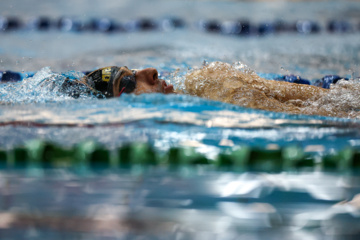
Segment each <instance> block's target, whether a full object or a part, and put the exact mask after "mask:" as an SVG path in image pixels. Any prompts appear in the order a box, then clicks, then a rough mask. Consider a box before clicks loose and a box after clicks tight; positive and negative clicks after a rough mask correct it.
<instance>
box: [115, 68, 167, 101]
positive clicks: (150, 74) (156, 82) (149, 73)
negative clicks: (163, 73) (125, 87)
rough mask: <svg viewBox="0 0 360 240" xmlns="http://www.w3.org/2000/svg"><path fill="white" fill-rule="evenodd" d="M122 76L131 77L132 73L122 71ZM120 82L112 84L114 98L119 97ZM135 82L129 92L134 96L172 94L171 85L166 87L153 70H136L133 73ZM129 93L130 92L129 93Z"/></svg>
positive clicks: (128, 70)
mask: <svg viewBox="0 0 360 240" xmlns="http://www.w3.org/2000/svg"><path fill="white" fill-rule="evenodd" d="M124 71H125V72H124V73H123V76H131V75H133V74H134V73H133V71H131V70H130V69H127V68H126V69H124ZM122 81H124V79H122V80H120V79H119V80H115V82H114V87H113V89H114V96H120V91H121V89H120V88H121V87H120V84H121V82H122ZM135 81H136V87H135V89H134V90H133V91H132V92H131V93H134V94H136V95H139V94H143V93H164V94H168V93H174V88H173V85H172V84H169V85H167V84H166V82H165V81H164V80H162V79H159V77H158V72H157V70H156V69H155V68H145V69H143V70H136V72H135ZM129 93H130V92H129Z"/></svg>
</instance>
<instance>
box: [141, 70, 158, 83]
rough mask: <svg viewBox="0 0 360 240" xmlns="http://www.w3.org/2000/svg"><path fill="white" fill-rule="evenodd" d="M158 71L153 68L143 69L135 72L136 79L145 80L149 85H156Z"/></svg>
mask: <svg viewBox="0 0 360 240" xmlns="http://www.w3.org/2000/svg"><path fill="white" fill-rule="evenodd" d="M158 75H159V73H158V71H157V70H156V69H155V68H145V69H143V70H140V71H137V72H136V77H137V79H145V80H146V81H147V82H148V83H150V84H156V83H157V81H158Z"/></svg>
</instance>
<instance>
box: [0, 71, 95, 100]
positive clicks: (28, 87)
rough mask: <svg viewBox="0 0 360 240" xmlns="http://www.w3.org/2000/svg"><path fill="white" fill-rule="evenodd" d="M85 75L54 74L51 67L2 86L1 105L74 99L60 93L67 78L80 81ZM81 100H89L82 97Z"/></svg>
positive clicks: (78, 73) (86, 96)
mask: <svg viewBox="0 0 360 240" xmlns="http://www.w3.org/2000/svg"><path fill="white" fill-rule="evenodd" d="M83 76H84V74H83V73H81V72H75V71H69V72H66V73H63V74H60V73H55V72H53V71H52V70H51V69H50V68H49V67H45V68H43V69H41V70H40V71H38V72H37V73H36V74H35V75H34V76H33V77H29V78H25V79H24V80H23V81H21V82H16V83H7V84H1V85H0V96H1V100H0V102H1V104H14V103H41V102H58V101H66V100H70V99H73V98H71V97H70V96H69V95H68V94H65V93H64V92H62V91H60V89H61V86H62V84H63V83H64V81H65V79H66V78H67V77H70V78H73V79H80V78H81V77H83ZM79 97H80V98H89V97H91V96H88V95H85V94H84V95H80V96H79Z"/></svg>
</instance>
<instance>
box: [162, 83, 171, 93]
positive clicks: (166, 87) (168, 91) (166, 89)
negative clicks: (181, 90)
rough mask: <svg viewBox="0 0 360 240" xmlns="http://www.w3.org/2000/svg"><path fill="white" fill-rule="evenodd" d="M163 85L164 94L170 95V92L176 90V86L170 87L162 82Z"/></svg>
mask: <svg viewBox="0 0 360 240" xmlns="http://www.w3.org/2000/svg"><path fill="white" fill-rule="evenodd" d="M161 85H162V88H163V91H164V93H170V92H172V91H173V89H174V86H173V85H172V84H169V85H168V84H167V83H166V82H165V80H162V81H161Z"/></svg>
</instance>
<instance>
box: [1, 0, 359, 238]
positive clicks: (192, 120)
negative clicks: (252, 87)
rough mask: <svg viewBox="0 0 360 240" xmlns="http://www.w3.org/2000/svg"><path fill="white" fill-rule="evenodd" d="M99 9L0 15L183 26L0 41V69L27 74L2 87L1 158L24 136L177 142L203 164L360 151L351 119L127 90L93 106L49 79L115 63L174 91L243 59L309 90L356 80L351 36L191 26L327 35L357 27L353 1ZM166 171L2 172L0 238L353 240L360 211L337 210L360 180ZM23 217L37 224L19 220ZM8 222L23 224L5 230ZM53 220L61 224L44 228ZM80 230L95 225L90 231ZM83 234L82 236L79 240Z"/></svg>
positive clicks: (99, 4) (160, 146)
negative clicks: (174, 19) (340, 22)
mask: <svg viewBox="0 0 360 240" xmlns="http://www.w3.org/2000/svg"><path fill="white" fill-rule="evenodd" d="M104 3H105V2H104V1H98V0H91V1H70V0H67V1H66V0H64V1H59V2H56V3H55V2H54V3H50V2H49V1H47V0H39V1H37V4H32V5H31V6H30V5H29V4H24V2H23V1H22V0H12V1H1V3H0V14H2V15H9V14H10V13H11V14H14V15H17V16H23V17H24V18H30V17H32V16H34V15H39V14H40V13H41V14H44V15H46V14H49V15H50V16H53V17H54V18H57V17H60V16H62V15H64V13H66V14H68V15H75V16H79V17H81V18H84V19H88V18H91V17H103V16H109V17H112V18H114V19H115V20H118V21H125V20H129V19H136V18H139V17H149V18H157V17H163V16H166V15H171V16H178V17H181V18H183V19H185V20H186V22H187V24H188V28H186V29H181V30H177V31H173V32H172V31H170V32H136V33H129V34H109V35H108V34H97V33H64V32H59V31H49V32H37V31H18V32H9V33H0V34H1V36H0V70H13V71H17V72H21V73H24V74H25V73H26V72H35V73H36V75H35V76H34V77H31V78H26V79H25V80H23V81H22V82H18V83H9V84H0V103H1V104H0V136H1V137H0V147H1V148H5V149H11V148H13V147H14V146H19V145H23V144H25V143H26V142H27V141H29V140H32V139H42V140H46V141H50V142H55V143H58V144H60V145H63V146H73V145H75V144H77V143H79V142H82V141H88V140H94V141H95V142H98V143H100V144H103V145H105V146H106V147H107V148H109V149H115V148H117V147H119V146H121V145H123V144H126V143H129V142H145V143H149V144H150V145H152V146H154V148H155V149H156V150H158V151H159V152H160V153H164V152H165V151H166V150H168V149H169V148H170V147H174V146H175V147H178V146H187V147H188V146H190V147H194V148H195V149H196V151H198V152H200V153H203V154H205V155H206V156H207V157H209V158H210V159H212V158H215V157H216V155H217V154H218V153H219V152H221V151H226V150H234V149H237V148H238V147H239V146H244V145H246V146H254V147H263V148H268V149H276V148H279V147H282V146H294V145H295V146H299V147H302V148H303V149H304V151H305V152H308V153H311V154H315V155H317V156H319V158H315V159H316V160H321V156H322V155H324V154H328V153H334V152H336V151H339V150H342V149H345V148H347V147H349V146H350V147H352V148H354V149H360V120H358V119H348V118H332V117H323V116H306V115H291V114H286V113H276V112H269V111H262V110H256V109H249V108H244V107H240V106H236V105H231V104H227V103H222V102H216V101H210V100H206V99H202V98H198V97H194V96H189V95H161V94H147V95H140V96H135V95H131V94H130V95H127V94H123V95H122V96H121V98H114V99H103V100H99V99H95V98H92V97H89V96H81V97H80V98H79V99H73V98H70V97H68V96H64V95H63V94H61V93H59V92H58V91H57V87H58V86H59V85H60V84H61V82H62V81H63V80H64V79H63V78H62V77H61V76H60V75H58V73H60V72H62V73H66V74H69V75H73V76H77V77H81V76H82V72H81V71H89V70H92V69H96V68H99V67H104V66H111V65H119V66H121V65H127V66H128V67H129V68H145V67H155V68H157V69H158V70H159V74H160V77H161V78H164V79H166V80H167V81H168V82H169V83H172V84H174V85H175V87H176V88H180V89H181V88H183V81H184V76H185V75H186V74H187V73H189V72H190V71H191V69H195V68H197V67H201V66H202V64H203V63H204V61H205V62H211V61H223V62H227V63H234V62H239V61H240V62H242V63H244V64H246V65H248V66H249V67H250V68H251V69H252V70H254V71H255V72H257V73H262V74H264V75H263V76H269V75H271V76H273V75H272V74H275V75H276V74H280V75H284V74H295V75H300V76H301V77H303V78H305V79H309V80H315V79H319V78H321V77H323V76H324V75H326V74H337V75H340V76H343V77H348V78H353V79H355V78H357V77H358V76H359V63H360V45H359V41H358V39H359V33H358V32H357V33H351V34H344V35H343V34H329V33H320V34H316V35H300V34H279V35H270V36H266V37H263V38H257V37H248V38H247V37H244V38H237V37H233V36H222V35H217V34H211V33H204V32H199V31H197V30H196V29H194V23H195V22H196V21H199V20H201V19H211V18H216V19H218V20H232V19H237V18H239V17H245V18H249V19H250V20H251V21H252V22H255V23H257V22H259V21H268V20H274V19H279V18H280V19H281V20H284V21H295V20H298V19H302V18H304V19H311V20H314V21H316V22H318V23H320V24H323V25H324V24H325V23H326V21H327V20H329V19H333V18H346V19H348V20H350V21H352V23H354V24H356V23H358V21H359V15H358V12H359V9H360V5H359V3H357V2H354V1H351V2H346V1H316V2H308V1H305V2H286V1H280V2H276V3H272V2H270V1H269V2H267V1H261V2H258V3H257V2H249V1H247V2H239V1H220V2H216V1H196V2H190V1H176V0H173V1H162V0H153V1H148V0H139V1H106V4H104ZM94 6H96V7H94ZM149 9H150V11H149ZM120 10H121V11H120ZM47 66H49V67H50V68H47ZM47 77H52V78H53V79H56V80H57V84H55V85H53V86H50V85H46V84H45V86H43V87H39V85H41V83H42V80H43V79H45V78H47ZM135 170H136V169H135ZM162 170H163V169H161V168H160V169H155V170H154V171H153V172H151V171H150V172H149V173H144V174H143V175H139V172H136V171H134V172H135V173H134V172H125V173H124V172H122V173H121V174H117V173H113V172H111V173H108V174H103V175H101V174H95V173H92V172H91V171H90V172H89V173H88V175H81V176H79V175H74V174H73V173H71V172H69V171H65V170H63V169H55V170H53V171H49V172H42V171H41V169H40V170H39V169H26V170H24V171H23V172H10V171H6V170H5V171H0V194H1V199H0V203H1V206H0V207H1V208H0V209H1V213H0V220H1V221H0V231H1V232H0V236H1V237H2V238H4V239H6V238H7V239H15V238H16V239H239V238H241V239H281V238H282V239H291V240H292V239H358V236H359V231H358V229H359V226H360V223H359V217H358V216H359V215H358V212H359V210H358V209H357V208H355V207H354V206H352V205H350V204H348V205H340V206H334V204H335V203H337V202H339V201H342V200H350V199H351V198H353V197H354V196H355V195H356V194H357V193H359V192H360V190H359V189H360V185H359V182H360V181H359V178H358V177H356V176H347V175H341V174H328V173H324V172H322V171H317V170H316V169H314V170H312V172H308V173H288V172H287V173H281V174H266V173H261V174H255V173H241V174H237V173H224V172H217V173H214V172H212V171H211V169H210V170H209V171H208V172H206V171H203V169H202V168H201V167H199V169H196V170H198V172H196V173H197V175H196V174H194V175H191V173H189V172H186V171H185V170H184V172H180V173H173V172H171V173H168V172H164V171H162ZM32 171H35V172H32ZM22 214H24V215H25V221H23V222H21V215H22ZM26 214H28V216H30V217H32V216H34V217H35V218H34V219H35V220H34V219H32V220H26ZM17 216H20V220H19V222H20V225H16V224H14V225H11V224H9V225H7V223H8V222H9V221H10V222H11V221H12V220H14V219H16V217H17ZM41 216H44V218H43V219H42V218H41ZM54 216H55V220H56V217H59V218H60V220H63V221H60V222H58V224H56V222H55V223H54V218H52V217H54ZM46 217H50V218H51V219H48V218H46ZM38 220H39V222H37V223H32V222H31V221H35V222H36V221H38ZM42 220H43V222H41V221H42ZM87 220H90V221H91V220H100V222H99V224H93V225H91V224H89V222H87ZM101 221H103V222H101ZM29 222H30V223H29ZM65 222H66V223H68V224H67V225H66V224H64V223H65ZM75 222H76V223H75ZM27 223H29V224H28V225H26V224H27ZM72 223H74V224H72ZM22 224H23V225H22ZM87 224H88V225H87ZM98 225H99V226H98ZM22 226H23V227H22ZM73 226H74V228H72V227H73ZM82 226H88V228H87V229H85V230H84V229H81V227H82ZM108 226H111V229H110V230H109V228H106V227H108ZM124 226H127V227H128V228H124ZM77 227H79V228H77ZM102 228H105V229H106V230H105V231H103V230H102Z"/></svg>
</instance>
